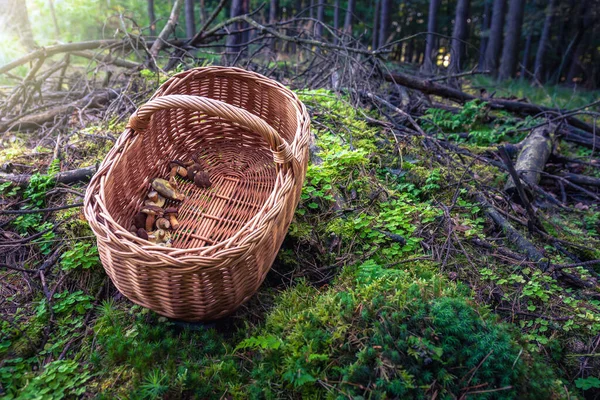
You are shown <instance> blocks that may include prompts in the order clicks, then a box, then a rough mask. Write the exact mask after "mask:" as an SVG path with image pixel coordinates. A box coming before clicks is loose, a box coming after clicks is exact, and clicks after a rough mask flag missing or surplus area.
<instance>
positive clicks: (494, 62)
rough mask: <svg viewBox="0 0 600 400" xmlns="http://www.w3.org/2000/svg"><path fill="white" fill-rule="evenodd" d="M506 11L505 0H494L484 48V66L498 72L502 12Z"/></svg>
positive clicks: (502, 25)
mask: <svg viewBox="0 0 600 400" xmlns="http://www.w3.org/2000/svg"><path fill="white" fill-rule="evenodd" d="M505 13H506V0H494V6H493V7H492V24H491V26H490V38H489V41H488V45H487V49H485V68H484V69H487V70H490V71H492V73H493V74H494V75H496V74H497V73H498V60H499V59H500V52H501V51H502V40H503V36H502V34H503V29H504V14H505Z"/></svg>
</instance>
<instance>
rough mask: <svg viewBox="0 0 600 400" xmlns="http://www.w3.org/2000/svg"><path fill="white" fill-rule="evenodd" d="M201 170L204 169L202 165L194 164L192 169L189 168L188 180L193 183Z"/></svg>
mask: <svg viewBox="0 0 600 400" xmlns="http://www.w3.org/2000/svg"><path fill="white" fill-rule="evenodd" d="M201 169H202V167H201V166H200V164H193V165H191V166H190V167H188V169H187V177H188V179H189V180H191V181H192V182H193V181H194V177H195V176H196V174H197V173H198V171H200V170H201Z"/></svg>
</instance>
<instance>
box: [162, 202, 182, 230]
mask: <svg viewBox="0 0 600 400" xmlns="http://www.w3.org/2000/svg"><path fill="white" fill-rule="evenodd" d="M178 214H179V210H177V209H176V208H175V207H169V208H167V209H166V210H165V217H167V218H169V222H170V223H171V228H173V230H176V229H177V228H179V221H177V215H178Z"/></svg>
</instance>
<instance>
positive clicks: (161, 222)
mask: <svg viewBox="0 0 600 400" xmlns="http://www.w3.org/2000/svg"><path fill="white" fill-rule="evenodd" d="M156 227H157V228H158V229H169V228H170V227H171V223H170V222H169V220H168V219H166V218H158V219H157V220H156Z"/></svg>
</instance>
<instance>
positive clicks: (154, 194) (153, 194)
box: [147, 190, 158, 203]
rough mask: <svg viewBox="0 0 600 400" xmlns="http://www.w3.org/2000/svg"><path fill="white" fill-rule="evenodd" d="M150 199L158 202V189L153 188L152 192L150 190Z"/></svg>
mask: <svg viewBox="0 0 600 400" xmlns="http://www.w3.org/2000/svg"><path fill="white" fill-rule="evenodd" d="M147 197H148V200H150V201H152V202H154V203H156V201H157V200H158V192H157V191H156V190H151V191H150V192H148V196H147Z"/></svg>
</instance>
